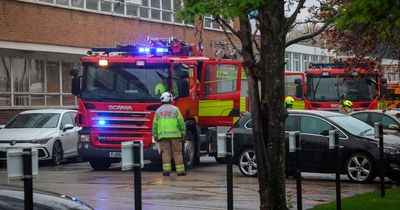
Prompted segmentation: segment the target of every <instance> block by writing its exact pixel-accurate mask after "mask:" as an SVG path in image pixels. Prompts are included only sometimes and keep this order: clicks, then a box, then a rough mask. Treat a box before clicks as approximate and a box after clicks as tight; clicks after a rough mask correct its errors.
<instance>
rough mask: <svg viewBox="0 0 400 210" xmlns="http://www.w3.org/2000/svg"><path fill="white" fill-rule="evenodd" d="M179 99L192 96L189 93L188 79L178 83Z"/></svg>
mask: <svg viewBox="0 0 400 210" xmlns="http://www.w3.org/2000/svg"><path fill="white" fill-rule="evenodd" d="M178 83H179V84H178V91H179V93H178V97H179V98H184V97H188V96H189V95H190V92H189V89H190V88H189V81H188V80H187V79H180V80H179V82H178Z"/></svg>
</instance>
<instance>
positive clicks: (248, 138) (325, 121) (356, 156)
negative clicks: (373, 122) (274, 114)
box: [228, 110, 400, 182]
mask: <svg viewBox="0 0 400 210" xmlns="http://www.w3.org/2000/svg"><path fill="white" fill-rule="evenodd" d="M250 118H251V117H250V114H249V113H247V114H245V115H244V116H242V117H241V118H240V119H239V121H238V122H237V123H236V125H234V126H233V127H232V128H231V129H230V130H229V131H228V132H230V133H233V134H234V163H235V164H237V165H238V167H239V169H240V171H241V172H242V174H243V175H245V176H256V173H257V164H256V161H255V160H256V157H255V152H254V144H253V136H252V130H251V127H252V126H251V119H250ZM334 129H335V130H338V131H339V144H340V145H341V146H343V148H342V151H341V157H340V159H341V172H342V173H344V174H347V175H348V177H349V178H350V179H351V180H353V181H355V182H370V181H372V180H373V179H374V178H375V177H376V175H377V173H378V171H377V170H378V167H377V164H378V160H379V148H378V141H377V140H375V139H374V128H373V127H371V126H369V125H368V124H366V123H363V122H362V121H359V120H357V119H355V118H353V117H351V116H348V115H344V114H340V113H337V112H327V111H307V110H302V111H298V110H291V111H289V116H288V118H287V120H286V123H285V137H286V138H285V139H286V145H287V146H288V136H289V135H288V134H289V132H290V131H300V140H301V153H302V157H303V158H302V162H301V164H302V171H306V172H319V173H334V172H335V162H336V159H337V158H336V157H335V156H334V153H333V152H332V151H330V150H329V136H328V135H329V130H334ZM384 142H385V146H384V147H385V174H386V175H387V176H388V177H390V178H392V179H394V180H397V181H400V139H399V137H397V136H393V135H384ZM294 164H295V156H294V154H293V153H289V151H288V147H286V173H287V175H293V174H294V171H295V168H294V166H295V165H294Z"/></svg>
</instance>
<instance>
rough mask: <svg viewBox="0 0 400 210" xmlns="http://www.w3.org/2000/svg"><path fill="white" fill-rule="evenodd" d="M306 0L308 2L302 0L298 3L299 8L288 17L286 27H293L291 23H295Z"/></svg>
mask: <svg viewBox="0 0 400 210" xmlns="http://www.w3.org/2000/svg"><path fill="white" fill-rule="evenodd" d="M304 2H306V0H300V1H299V4H297V8H296V10H295V11H294V12H293V14H292V15H291V16H290V17H289V18H288V19H287V21H286V28H287V29H289V28H290V27H291V25H292V24H293V23H294V21H295V20H296V18H297V15H298V14H299V13H300V10H301V9H302V8H303V6H304Z"/></svg>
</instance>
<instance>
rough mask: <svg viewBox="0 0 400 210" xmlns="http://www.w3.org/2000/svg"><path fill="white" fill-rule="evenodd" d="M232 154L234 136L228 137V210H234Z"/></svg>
mask: <svg viewBox="0 0 400 210" xmlns="http://www.w3.org/2000/svg"><path fill="white" fill-rule="evenodd" d="M232 154H233V134H231V136H230V137H229V136H227V137H226V158H227V162H226V177H227V183H226V185H227V187H226V188H227V195H228V201H227V202H228V204H227V205H228V210H233V169H232V168H233V167H232V165H233V163H232Z"/></svg>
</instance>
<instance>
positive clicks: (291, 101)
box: [285, 96, 294, 106]
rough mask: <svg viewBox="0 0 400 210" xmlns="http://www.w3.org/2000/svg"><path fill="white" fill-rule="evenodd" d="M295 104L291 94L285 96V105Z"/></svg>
mask: <svg viewBox="0 0 400 210" xmlns="http://www.w3.org/2000/svg"><path fill="white" fill-rule="evenodd" d="M293 104H294V99H293V97H291V96H288V97H286V98H285V106H287V105H293Z"/></svg>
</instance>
